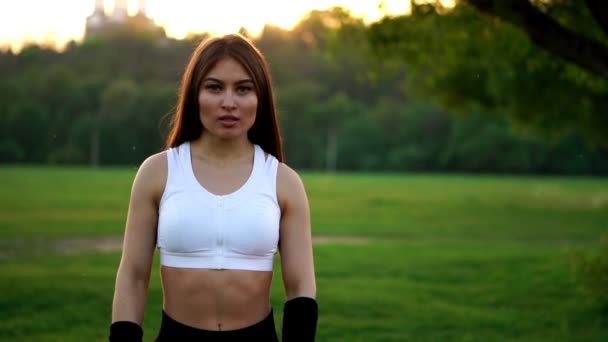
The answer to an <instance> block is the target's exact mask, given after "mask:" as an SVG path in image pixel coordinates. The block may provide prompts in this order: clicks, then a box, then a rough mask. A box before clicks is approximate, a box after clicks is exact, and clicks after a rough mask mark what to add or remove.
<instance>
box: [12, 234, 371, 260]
mask: <svg viewBox="0 0 608 342" xmlns="http://www.w3.org/2000/svg"><path fill="white" fill-rule="evenodd" d="M312 240H313V244H314V245H331V244H338V245H359V244H365V243H367V242H369V241H370V239H369V238H366V237H360V236H326V235H321V236H314V237H313V239H312ZM121 248H122V235H115V236H103V237H82V238H67V239H34V240H22V239H19V240H4V241H2V240H0V259H10V258H11V257H16V256H19V255H23V254H25V253H26V251H29V252H28V254H30V255H31V254H32V253H31V252H32V251H35V252H34V253H35V254H45V253H49V252H50V253H52V254H67V255H72V254H79V253H84V252H89V251H96V252H114V251H120V249H121Z"/></svg>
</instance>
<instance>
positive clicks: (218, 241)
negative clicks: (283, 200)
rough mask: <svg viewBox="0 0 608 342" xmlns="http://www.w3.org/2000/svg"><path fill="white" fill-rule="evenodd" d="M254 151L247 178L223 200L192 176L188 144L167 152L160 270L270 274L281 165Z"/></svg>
mask: <svg viewBox="0 0 608 342" xmlns="http://www.w3.org/2000/svg"><path fill="white" fill-rule="evenodd" d="M254 146H255V153H254V162H253V169H252V171H251V175H250V176H249V178H248V179H247V181H246V182H245V184H243V186H241V188H239V189H238V190H236V191H235V192H233V193H230V194H227V195H221V196H220V195H215V194H212V193H210V192H209V191H207V190H206V189H205V188H204V187H203V186H202V185H201V184H200V183H199V182H198V180H197V179H196V177H195V176H194V172H193V170H192V160H191V155H190V143H189V142H185V143H183V144H181V145H180V146H178V147H177V148H171V149H169V150H168V151H167V161H168V175H167V184H166V186H165V190H164V193H163V195H162V197H161V200H160V204H159V218H158V228H157V229H158V231H157V242H156V244H157V248H158V250H159V252H160V263H161V265H164V266H170V267H180V268H206V269H239V270H251V271H272V265H273V259H274V255H275V254H276V251H277V245H278V242H279V221H280V218H281V210H280V208H279V204H278V200H277V194H276V178H277V168H278V164H279V162H278V160H277V159H276V158H275V157H274V156H272V155H270V154H269V155H268V157H267V158H265V157H264V151H263V150H262V148H261V147H260V146H258V145H254Z"/></svg>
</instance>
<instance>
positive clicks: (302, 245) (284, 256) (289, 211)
mask: <svg viewBox="0 0 608 342" xmlns="http://www.w3.org/2000/svg"><path fill="white" fill-rule="evenodd" d="M277 193H278V197H279V205H280V206H281V228H280V240H279V252H280V255H281V271H282V273H283V283H284V286H285V294H286V296H287V300H291V299H294V298H297V297H309V298H315V297H316V295H317V287H316V281H315V269H314V261H313V252H312V237H311V228H310V208H309V205H308V198H307V196H306V191H305V189H304V184H303V183H302V180H301V179H300V177H299V176H298V174H297V173H296V172H295V171H294V170H292V169H291V168H289V167H288V166H287V165H285V164H282V163H281V164H279V170H278V175H277Z"/></svg>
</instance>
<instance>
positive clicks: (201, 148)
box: [190, 133, 253, 163]
mask: <svg viewBox="0 0 608 342" xmlns="http://www.w3.org/2000/svg"><path fill="white" fill-rule="evenodd" d="M190 145H191V150H192V154H193V155H194V156H197V157H198V158H200V159H205V160H208V161H211V162H219V163H226V162H233V161H238V160H242V159H247V158H250V157H251V151H252V149H253V144H252V143H251V142H250V141H249V139H248V138H247V137H244V138H242V139H218V138H216V137H214V136H211V135H209V134H204V133H203V134H202V135H201V137H200V138H198V139H196V140H193V141H192V142H191V143H190Z"/></svg>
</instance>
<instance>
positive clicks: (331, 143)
mask: <svg viewBox="0 0 608 342" xmlns="http://www.w3.org/2000/svg"><path fill="white" fill-rule="evenodd" d="M431 10H432V11H429V10H425V11H422V10H420V8H418V11H414V12H413V13H412V15H411V16H408V17H407V18H405V19H403V18H402V19H397V22H392V21H390V20H394V19H390V20H389V19H387V20H386V21H383V22H381V23H379V24H377V25H376V26H366V25H365V24H364V23H363V22H362V21H361V20H360V19H357V18H354V17H352V16H351V15H350V14H349V13H348V12H347V11H345V10H343V9H340V8H333V9H330V10H326V11H312V12H310V13H309V15H308V16H306V17H305V18H303V19H302V20H301V21H300V22H299V23H298V24H297V25H296V26H295V27H294V28H293V29H291V30H285V29H281V28H278V27H275V26H271V25H267V26H266V27H265V28H264V30H263V32H262V33H261V34H260V35H259V36H257V37H254V38H252V39H253V40H254V41H255V43H256V45H257V46H258V47H259V48H260V50H262V52H263V53H264V54H265V55H266V57H267V59H268V61H269V65H270V68H271V71H272V74H273V81H274V85H275V89H276V100H277V108H278V111H279V120H280V125H281V129H282V135H283V142H284V147H285V154H286V158H287V162H288V163H289V164H290V165H292V166H293V167H295V168H299V169H311V170H330V171H333V170H352V171H355V170H356V171H395V172H400V171H415V172H429V171H431V172H491V173H539V174H556V173H559V174H596V175H597V174H608V152H607V151H606V149H605V147H604V146H603V145H601V144H594V143H593V141H592V140H590V139H588V136H589V135H588V134H586V133H585V131H583V130H577V129H572V130H570V131H566V132H565V133H563V134H559V135H557V134H556V135H547V134H539V133H538V131H539V130H535V129H525V128H527V127H528V128H529V127H532V126H525V125H523V126H522V125H519V126H518V120H515V119H514V118H516V116H513V115H511V114H510V113H509V112H508V109H509V108H517V109H518V113H520V112H523V111H525V103H523V102H522V101H524V100H526V101H529V103H531V104H532V105H530V108H529V110H530V116H531V117H534V118H536V119H535V121H534V122H535V123H536V124H537V126H538V127H545V128H551V127H552V125H553V124H554V123H555V122H558V121H552V120H553V119H552V116H551V115H552V113H551V112H550V111H551V110H554V109H555V108H556V107H557V106H564V104H565V103H566V101H567V99H563V98H550V96H551V95H552V94H553V95H555V94H564V92H567V91H571V90H572V89H574V90H576V88H575V87H573V86H571V85H572V84H573V82H570V83H568V82H567V81H568V80H563V79H562V80H561V83H557V84H555V85H553V87H552V88H548V89H547V90H546V92H547V93H546V94H539V93H538V91H537V92H536V93H531V94H528V96H527V97H525V98H522V97H521V96H520V95H521V94H520V93H518V92H521V91H522V90H521V89H515V87H513V84H512V82H511V83H506V84H507V86H504V85H501V84H500V82H502V81H504V78H505V77H506V76H505V75H495V77H493V78H492V79H491V80H490V81H488V80H486V81H485V82H474V81H472V80H471V79H470V77H469V76H470V75H468V76H467V77H463V78H458V76H462V75H465V74H466V73H471V74H475V73H479V74H481V76H479V77H488V76H487V75H489V74H490V73H492V72H497V73H503V74H508V75H514V76H513V77H523V76H521V75H523V74H524V73H526V72H527V73H526V77H528V78H529V79H530V80H531V81H530V82H533V84H538V83H539V82H543V80H544V79H546V78H547V74H546V73H545V72H546V71H545V69H544V68H549V69H550V70H556V69H555V68H557V67H556V65H557V66H558V67H563V65H562V64H560V63H561V62H558V61H557V62H556V61H555V59H554V58H552V57H551V56H547V55H543V54H542V53H539V56H534V60H533V61H534V63H536V65H537V66H536V67H537V70H540V71H538V72H536V73H530V72H529V71H526V70H521V68H522V66H521V65H510V64H509V61H505V60H499V61H498V62H499V68H501V69H500V70H496V69H492V70H487V69H488V68H485V69H484V65H485V64H483V63H487V61H486V60H484V59H481V58H480V59H479V60H478V62H480V63H482V65H481V67H479V68H477V69H475V60H473V59H474V58H479V56H482V55H481V54H479V53H478V54H477V55H467V53H466V51H464V52H463V51H460V50H461V49H466V46H464V45H465V44H464V43H463V41H457V40H456V38H454V39H453V40H447V41H445V42H444V43H445V44H444V45H443V46H440V45H441V42H440V41H437V40H433V39H431V38H430V37H429V35H433V34H437V31H438V30H448V31H449V30H450V29H453V28H454V27H460V26H463V25H465V26H466V25H478V24H479V23H473V24H471V23H470V22H468V21H466V20H464V21H461V22H458V19H463V18H464V19H468V18H469V17H471V16H472V14H471V12H467V11H469V10H470V9H458V10H457V11H454V12H453V14H451V15H453V16H454V17H451V18H447V19H449V20H448V21H449V25H452V26H453V27H450V26H449V25H448V24H445V23H444V22H443V21H442V22H441V23H440V25H438V26H439V27H440V28H437V23H439V21H440V20H444V21H445V20H446V14H445V13H444V14H438V13H437V9H436V8H435V7H431ZM433 16H434V17H433ZM429 18H431V19H429ZM399 20H400V21H399ZM477 20H484V19H482V18H478V19H477ZM432 24H435V25H436V27H435V28H433V27H431V26H430V25H432ZM416 25H417V26H416ZM458 25H460V26H458ZM397 29H399V30H400V31H399V32H400V33H404V32H405V33H406V34H407V35H408V36H407V37H402V39H403V40H401V38H399V39H394V32H395V30H397ZM408 30H411V31H412V32H409V31H408ZM413 30H419V31H420V30H426V31H423V32H413ZM433 30H434V31H433ZM492 30H494V31H492V34H495V36H494V39H496V40H500V42H495V43H496V44H499V43H500V44H506V45H508V44H522V40H521V37H520V36H518V35H517V34H516V33H514V32H512V31H511V30H509V28H507V27H498V28H496V27H493V28H492ZM501 30H502V31H501ZM433 32H434V33H433ZM459 32H462V30H461V31H459ZM496 32H498V33H496ZM505 32H506V33H505ZM242 33H243V34H247V32H246V31H244V30H242ZM391 34H392V36H391ZM455 35H456V33H455ZM387 36H388V37H389V38H391V39H393V40H391V39H388V38H387ZM205 37H206V35H196V36H191V37H188V38H187V39H184V40H173V39H167V38H165V37H162V36H159V35H157V34H146V33H145V32H143V33H142V32H135V33H133V32H128V31H117V32H114V33H113V34H111V35H106V36H100V37H96V38H93V39H87V40H85V41H83V42H82V43H75V42H72V43H70V44H69V45H68V46H67V47H66V48H65V49H64V50H63V51H61V52H58V51H55V50H52V49H49V48H45V47H42V46H36V45H32V46H27V47H25V48H24V49H23V50H22V51H20V52H19V53H18V54H15V53H13V52H11V51H4V52H1V53H0V74H1V75H3V76H2V78H1V79H0V163H2V164H8V163H21V164H52V165H57V164H72V165H87V164H88V165H92V166H99V165H131V166H134V165H138V164H139V163H141V162H142V161H143V159H145V158H146V157H147V156H148V155H150V154H152V153H155V152H158V151H160V150H162V149H163V143H164V137H165V134H166V133H167V130H168V123H169V121H168V116H169V115H170V114H171V113H172V111H173V109H174V106H175V103H176V101H177V92H178V87H179V81H180V77H181V74H182V72H183V69H184V67H185V64H186V62H187V60H188V58H189V56H190V54H191V53H192V51H193V49H194V47H195V46H196V45H197V44H198V43H199V42H200V40H201V39H204V38H205ZM497 37H498V38H497ZM459 39H462V38H459ZM399 44H401V45H399ZM449 44H454V45H453V46H450V45H449ZM476 44H478V46H476V49H477V50H479V51H483V49H484V46H483V44H489V45H488V46H489V47H488V48H492V49H494V48H495V46H493V45H490V43H489V42H487V41H485V42H482V43H479V42H477V43H476ZM395 46H397V48H396V47H395ZM525 47H526V48H527V49H529V50H530V51H535V50H534V48H533V47H531V46H530V45H525ZM431 48H432V49H435V50H430V49H431ZM441 48H444V49H446V50H445V51H442V52H441V53H443V54H444V55H445V54H447V55H445V56H444V58H442V59H439V57H438V56H436V55H433V54H434V53H439V50H438V49H441ZM446 51H447V52H446ZM450 51H451V52H450ZM479 51H478V52H479ZM469 52H470V51H469ZM528 53H531V52H529V51H528ZM534 53H536V52H534ZM483 57H484V58H489V57H487V56H483ZM465 58H469V59H470V60H469V61H468V62H466V60H465V61H463V60H464V59H465ZM543 58H544V59H543ZM547 65H549V66H547ZM459 67H460V68H461V69H459ZM551 68H553V69H551ZM541 71H542V72H541ZM577 71H578V70H577ZM580 75H583V78H582V79H581V77H580ZM576 76H577V75H574V76H572V78H576ZM578 76H579V77H578V78H577V80H578V82H579V83H577V84H578V86H579V87H580V84H585V85H588V86H589V87H596V88H597V89H600V90H602V89H604V88H602V87H605V86H606V84H605V83H602V82H604V81H603V80H597V79H594V78H593V77H592V76H588V75H586V74H579V75H578ZM446 78H447V79H446ZM488 78H490V77H488ZM505 82H506V81H505ZM450 86H451V87H452V88H450ZM509 87H512V89H510V88H509ZM445 89H448V90H445ZM449 89H452V90H449ZM454 89H456V90H454ZM463 89H464V90H463ZM574 90H572V91H574ZM442 91H443V92H442ZM450 91H451V92H450ZM457 91H459V93H458V95H459V96H460V97H457V96H455V94H454V93H456V92H457ZM530 91H533V90H530ZM577 91H579V92H580V89H579V90H577ZM496 92H500V96H497V95H496ZM509 92H511V94H513V98H512V99H510V98H509V96H511V95H510V93H509ZM579 92H576V93H573V95H576V96H581V94H580V93H579ZM471 94H472V95H471ZM480 94H481V96H487V97H488V99H489V100H488V101H487V103H484V102H482V101H479V100H475V96H479V95H480ZM487 94H492V95H496V96H495V98H491V96H489V95H487ZM518 96H519V98H518ZM531 97H540V98H541V99H543V100H546V101H547V103H545V106H546V107H547V109H546V110H545V109H543V105H542V104H541V103H537V102H534V101H532V100H531V99H530V98H531ZM497 98H500V101H498V100H497ZM590 99H591V100H590ZM490 100H491V101H490ZM510 100H512V101H511V102H510ZM583 100H585V101H586V102H585V101H583ZM592 100H593V98H591V97H590V96H588V97H586V98H583V99H582V100H581V101H579V102H578V104H577V105H568V106H566V107H565V109H564V110H563V111H562V112H560V115H567V114H568V113H570V115H584V113H585V112H584V111H585V110H588V109H589V108H591V109H593V107H592V106H591V107H590V105H589V103H590V101H592ZM581 103H583V104H584V103H586V104H587V105H586V107H580V106H581ZM463 104H466V105H463ZM591 104H592V105H593V103H591ZM567 111H570V112H567ZM581 113H583V114H581ZM524 114H525V113H520V115H524ZM543 118H546V119H543ZM543 120H544V121H543ZM539 122H540V123H539ZM559 123H560V124H563V121H559ZM543 125H544V126H543ZM571 125H572V126H573V127H574V126H576V124H575V123H572V124H571ZM518 127H520V128H521V127H523V128H524V129H518ZM534 127H536V126H534ZM541 131H542V130H541ZM547 131H550V129H546V130H544V131H542V132H547ZM560 132H562V131H560Z"/></svg>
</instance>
